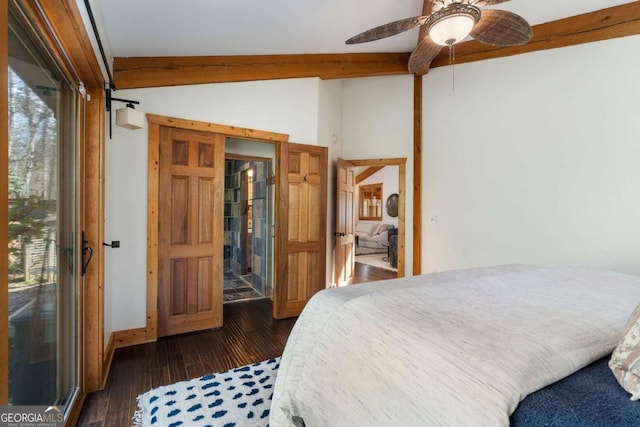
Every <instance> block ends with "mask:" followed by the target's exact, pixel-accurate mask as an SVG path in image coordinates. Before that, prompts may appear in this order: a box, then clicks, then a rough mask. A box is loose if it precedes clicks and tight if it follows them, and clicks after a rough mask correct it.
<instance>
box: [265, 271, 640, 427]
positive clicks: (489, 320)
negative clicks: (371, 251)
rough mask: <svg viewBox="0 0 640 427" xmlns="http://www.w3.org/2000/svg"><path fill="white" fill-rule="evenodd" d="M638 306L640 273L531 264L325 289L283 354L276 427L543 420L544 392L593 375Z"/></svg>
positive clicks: (275, 401) (527, 422)
mask: <svg viewBox="0 0 640 427" xmlns="http://www.w3.org/2000/svg"><path fill="white" fill-rule="evenodd" d="M639 301H640V277H636V276H631V275H625V274H620V273H615V272H608V271H592V270H586V269H575V268H540V267H533V266H524V265H514V266H501V267H488V268H478V269H470V270H460V271H451V272H442V273H434V274H429V275H423V276H414V277H408V278H404V279H397V280H390V281H385V282H377V283H370V284H363V285H357V286H351V287H347V288H340V289H329V290H326V291H323V292H320V293H319V294H317V295H316V296H315V297H314V298H312V299H311V300H310V301H309V303H308V304H307V307H306V308H305V310H304V312H303V314H302V315H301V316H300V318H299V319H298V321H297V323H296V325H295V327H294V329H293V331H292V333H291V335H290V337H289V341H288V342H287V345H286V347H285V351H284V353H283V356H282V362H281V366H280V370H279V373H278V376H277V379H276V384H275V388H274V395H273V401H272V405H271V415H270V425H271V426H276V427H278V426H302V425H306V426H307V427H309V426H332V427H339V426H353V425H368V426H369V425H371V426H375V425H380V426H396V425H404V426H413V425H416V426H419V425H433V426H438V425H462V426H464V425H473V426H476V425H480V426H485V425H486V426H506V425H510V424H513V425H521V426H524V425H545V423H544V422H541V421H540V420H541V418H540V417H539V415H540V414H542V413H545V412H547V413H548V412H549V409H548V408H546V409H545V408H543V405H542V403H541V402H546V403H549V402H551V401H553V399H551V398H549V395H548V394H545V393H546V392H545V391H544V390H550V389H551V388H552V387H554V386H555V387H563V386H566V383H567V382H568V383H572V381H571V380H570V378H571V376H572V374H574V373H576V372H577V371H580V372H578V373H577V374H576V375H578V376H580V375H583V372H587V376H589V374H588V372H590V371H589V368H590V366H589V365H591V364H592V363H594V362H597V361H598V360H600V359H602V358H605V360H606V358H607V355H608V354H610V353H611V351H612V350H613V349H614V347H615V346H616V344H617V342H618V340H619V338H620V335H621V332H622V330H623V329H624V326H625V323H626V322H627V319H628V318H629V315H630V314H631V312H633V310H634V308H635V307H636V306H637V305H638V302H639ZM600 364H601V365H602V361H601V362H600ZM605 365H606V363H605ZM585 367H586V368H585ZM600 367H602V366H600ZM583 368H585V369H583ZM613 381H614V385H615V378H614V379H613ZM578 382H580V381H578ZM587 382H588V381H587ZM582 383H585V381H582ZM596 383H597V381H596ZM570 385H571V384H570ZM545 388H546V389H545ZM618 388H620V387H619V386H618ZM541 389H542V390H541ZM539 390H540V391H539ZM620 390H621V391H622V392H623V394H622V395H621V396H622V397H623V399H622V400H624V401H626V400H627V399H628V397H629V395H628V394H627V395H626V399H624V397H625V395H624V393H626V392H625V391H624V390H622V388H620ZM536 391H539V393H540V394H542V397H541V398H540V397H536V396H540V394H536V393H535V392H536ZM565 394H568V395H571V394H572V392H569V393H565ZM605 394H607V395H608V393H605ZM527 396H529V398H528V400H527V399H525V398H526V397H527ZM552 396H555V395H553V394H552ZM523 399H525V400H524V401H523ZM536 399H537V400H536ZM521 401H523V402H522V405H520V408H519V409H518V411H516V408H517V407H518V405H519V403H520V402H521ZM632 403H635V404H637V402H632ZM555 404H556V405H559V406H560V407H563V406H565V405H566V403H559V404H558V402H557V401H556V402H555ZM527 409H528V410H529V412H526V411H527ZM523 410H524V411H525V412H524V414H523V412H521V411H523ZM600 412H602V411H600ZM614 412H615V411H614ZM554 419H557V416H556V417H553V418H552V421H553V420H554ZM638 419H640V418H638ZM581 421H583V420H580V421H578V422H576V423H575V424H573V425H608V424H606V423H604V424H598V421H597V420H596V421H595V423H594V424H580V422H581ZM546 425H566V424H553V423H551V424H546ZM618 425H624V424H618Z"/></svg>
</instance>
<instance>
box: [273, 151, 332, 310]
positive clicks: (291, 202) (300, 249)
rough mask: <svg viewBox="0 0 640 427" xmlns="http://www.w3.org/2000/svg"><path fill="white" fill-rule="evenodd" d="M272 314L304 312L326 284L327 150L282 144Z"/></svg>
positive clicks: (279, 160)
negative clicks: (276, 257) (278, 222)
mask: <svg viewBox="0 0 640 427" xmlns="http://www.w3.org/2000/svg"><path fill="white" fill-rule="evenodd" d="M278 162H279V164H280V169H279V173H278V176H279V180H280V182H279V185H278V193H279V194H277V197H276V198H277V200H279V204H278V215H279V218H280V224H279V233H278V235H277V236H276V237H277V242H276V244H277V246H278V259H277V274H276V287H275V296H274V309H273V310H274V314H273V315H274V317H276V318H279V319H280V318H285V317H293V316H297V315H299V314H300V312H301V311H302V309H303V308H304V306H305V304H306V303H307V301H308V300H309V298H311V297H312V296H313V294H315V293H316V292H318V291H319V290H321V289H324V288H325V286H326V229H327V218H326V211H325V209H326V206H327V148H326V147H318V146H308V145H301V144H281V145H280V153H279V158H278Z"/></svg>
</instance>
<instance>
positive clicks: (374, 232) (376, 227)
mask: <svg viewBox="0 0 640 427" xmlns="http://www.w3.org/2000/svg"><path fill="white" fill-rule="evenodd" d="M378 227H380V224H378V223H376V224H373V227H371V231H369V236H372V237H373V236H375V235H376V234H378Z"/></svg>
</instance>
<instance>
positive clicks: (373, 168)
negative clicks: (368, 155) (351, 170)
mask: <svg viewBox="0 0 640 427" xmlns="http://www.w3.org/2000/svg"><path fill="white" fill-rule="evenodd" d="M383 168H384V166H371V167H368V168H367V169H365V170H364V171H362V172H360V173H359V174H358V175H357V176H356V184H360V183H361V182H362V181H364V180H365V179H367V178H369V177H370V176H371V175H373V174H374V173H376V172H378V171H379V170H381V169H383Z"/></svg>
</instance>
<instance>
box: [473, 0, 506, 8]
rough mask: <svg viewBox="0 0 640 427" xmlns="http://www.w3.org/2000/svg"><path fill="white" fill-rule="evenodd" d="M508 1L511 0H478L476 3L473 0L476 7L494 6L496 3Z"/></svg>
mask: <svg viewBox="0 0 640 427" xmlns="http://www.w3.org/2000/svg"><path fill="white" fill-rule="evenodd" d="M508 1H509V0H478V1H476V2H475V3H474V2H472V4H473V5H474V6H476V7H485V6H493V5H494V4H500V3H505V2H508Z"/></svg>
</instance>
